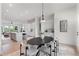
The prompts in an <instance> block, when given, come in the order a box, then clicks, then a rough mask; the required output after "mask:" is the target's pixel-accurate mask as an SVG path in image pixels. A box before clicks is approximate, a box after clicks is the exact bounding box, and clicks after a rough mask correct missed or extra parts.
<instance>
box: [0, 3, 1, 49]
mask: <svg viewBox="0 0 79 59" xmlns="http://www.w3.org/2000/svg"><path fill="white" fill-rule="evenodd" d="M0 50H1V3H0Z"/></svg>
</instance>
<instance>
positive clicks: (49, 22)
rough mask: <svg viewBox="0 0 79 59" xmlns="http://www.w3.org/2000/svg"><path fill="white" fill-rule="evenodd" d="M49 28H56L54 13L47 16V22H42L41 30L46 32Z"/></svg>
mask: <svg viewBox="0 0 79 59" xmlns="http://www.w3.org/2000/svg"><path fill="white" fill-rule="evenodd" d="M47 29H54V14H52V15H48V16H47V17H45V22H41V31H42V32H45V30H47Z"/></svg>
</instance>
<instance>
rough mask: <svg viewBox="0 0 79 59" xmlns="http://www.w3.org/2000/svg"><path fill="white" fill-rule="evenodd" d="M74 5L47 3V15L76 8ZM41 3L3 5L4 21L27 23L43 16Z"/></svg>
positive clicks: (45, 11) (45, 5)
mask: <svg viewBox="0 0 79 59" xmlns="http://www.w3.org/2000/svg"><path fill="white" fill-rule="evenodd" d="M75 5H76V4H74V3H59V4H58V3H45V4H44V13H45V15H49V14H52V13H54V12H56V11H59V10H64V9H68V8H71V7H74V6H75ZM41 10H42V4H41V3H2V20H3V21H5V20H7V21H11V20H12V21H21V22H27V21H28V20H31V19H33V18H34V17H37V16H41Z"/></svg>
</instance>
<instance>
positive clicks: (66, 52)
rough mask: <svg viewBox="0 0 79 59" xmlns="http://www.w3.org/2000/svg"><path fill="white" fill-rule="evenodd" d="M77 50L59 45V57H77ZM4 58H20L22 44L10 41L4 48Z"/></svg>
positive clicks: (2, 52)
mask: <svg viewBox="0 0 79 59" xmlns="http://www.w3.org/2000/svg"><path fill="white" fill-rule="evenodd" d="M76 53H77V52H76V49H75V48H74V47H73V46H70V45H66V44H63V43H62V44H61V43H60V44H59V53H58V56H75V55H76ZM0 55H2V56H20V44H19V43H17V42H15V41H12V40H11V41H10V43H7V45H3V46H2V50H1V54H0Z"/></svg>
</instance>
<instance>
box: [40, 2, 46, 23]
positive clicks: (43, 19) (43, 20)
mask: <svg viewBox="0 0 79 59" xmlns="http://www.w3.org/2000/svg"><path fill="white" fill-rule="evenodd" d="M44 17H45V16H44V3H42V20H41V22H45V18H44Z"/></svg>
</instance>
